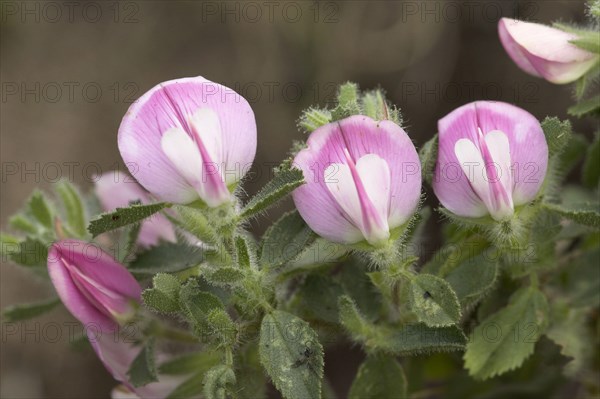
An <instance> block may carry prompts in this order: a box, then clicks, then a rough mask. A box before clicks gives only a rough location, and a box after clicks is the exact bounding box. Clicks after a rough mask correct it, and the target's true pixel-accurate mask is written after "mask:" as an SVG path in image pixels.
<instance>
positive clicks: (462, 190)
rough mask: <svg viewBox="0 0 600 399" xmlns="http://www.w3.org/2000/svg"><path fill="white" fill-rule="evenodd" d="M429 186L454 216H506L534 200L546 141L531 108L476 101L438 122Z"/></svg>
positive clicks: (545, 159) (541, 175)
mask: <svg viewBox="0 0 600 399" xmlns="http://www.w3.org/2000/svg"><path fill="white" fill-rule="evenodd" d="M438 130H439V144H438V159H437V164H436V170H435V175H434V180H433V190H434V192H435V194H436V196H437V197H438V199H439V200H440V202H441V203H442V205H443V206H444V207H446V208H447V209H448V210H449V211H451V212H452V213H454V214H456V215H458V216H466V217H482V216H485V215H487V214H489V215H491V216H492V218H494V219H495V220H503V219H508V218H510V217H511V216H512V215H513V213H514V209H515V207H516V206H519V205H523V204H526V203H528V202H530V201H531V200H533V199H534V198H535V197H536V195H537V193H538V191H539V189H540V187H541V186H542V183H543V181H544V177H545V176H546V169H547V167H548V145H547V144H546V138H545V136H544V132H543V131H542V127H541V126H540V123H539V122H538V120H537V119H536V118H535V117H534V116H533V115H531V114H530V113H528V112H526V111H524V110H522V109H521V108H518V107H515V106H513V105H510V104H506V103H501V102H491V101H490V102H488V101H477V102H474V103H470V104H467V105H463V106H462V107H460V108H458V109H456V110H454V111H452V112H451V113H450V114H448V115H447V116H445V117H444V118H442V119H441V120H440V121H439V122H438Z"/></svg>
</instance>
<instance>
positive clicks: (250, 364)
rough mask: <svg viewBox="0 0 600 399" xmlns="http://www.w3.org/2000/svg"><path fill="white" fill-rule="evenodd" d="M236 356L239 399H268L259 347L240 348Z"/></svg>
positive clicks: (236, 390)
mask: <svg viewBox="0 0 600 399" xmlns="http://www.w3.org/2000/svg"><path fill="white" fill-rule="evenodd" d="M236 355H237V358H236V360H237V362H236V366H237V367H236V369H235V376H236V379H237V386H236V389H235V392H236V393H237V395H238V396H237V399H267V378H266V376H265V372H264V370H263V367H262V366H261V364H260V353H259V349H258V345H247V346H246V347H245V348H240V350H238V351H237V353H236Z"/></svg>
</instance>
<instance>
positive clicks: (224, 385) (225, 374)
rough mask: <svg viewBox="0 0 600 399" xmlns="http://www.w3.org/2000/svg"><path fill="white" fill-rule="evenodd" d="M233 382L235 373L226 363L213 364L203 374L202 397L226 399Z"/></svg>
mask: <svg viewBox="0 0 600 399" xmlns="http://www.w3.org/2000/svg"><path fill="white" fill-rule="evenodd" d="M234 384H235V373H234V372H233V370H232V369H231V368H230V367H229V366H226V365H219V366H215V367H213V368H212V369H210V370H208V372H207V373H206V374H205V375H204V389H203V390H202V392H203V393H204V397H205V398H206V399H226V398H227V397H228V395H227V393H228V391H229V390H230V389H231V387H232V386H233V385H234Z"/></svg>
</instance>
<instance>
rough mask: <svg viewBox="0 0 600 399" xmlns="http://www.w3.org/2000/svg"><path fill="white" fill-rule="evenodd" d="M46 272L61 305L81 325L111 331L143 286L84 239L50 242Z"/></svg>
mask: <svg viewBox="0 0 600 399" xmlns="http://www.w3.org/2000/svg"><path fill="white" fill-rule="evenodd" d="M48 272H49V274H50V279H51V280H52V284H53V285H54V288H55V289H56V292H57V293H58V296H59V297H60V299H61V300H62V302H63V303H64V305H65V306H66V307H67V309H69V311H70V312H71V313H72V314H73V316H75V318H77V319H78V320H79V321H80V322H81V323H83V324H84V325H86V324H93V325H97V326H99V327H100V328H101V329H102V330H103V331H112V330H114V329H115V328H116V326H117V324H118V322H119V321H120V320H123V319H126V318H128V317H129V316H131V315H132V312H133V311H134V306H135V304H136V303H140V302H141V292H142V289H141V287H140V285H139V284H138V282H137V281H136V280H135V278H133V276H132V275H131V273H129V271H127V269H125V267H124V266H123V265H121V264H119V263H118V262H116V261H115V260H114V259H113V258H112V257H111V256H110V255H108V254H107V253H106V252H104V251H102V250H101V249H100V248H98V247H97V246H95V245H93V244H90V243H86V242H84V241H78V240H63V241H59V242H57V243H55V244H53V245H52V247H51V248H50V251H49V252H48Z"/></svg>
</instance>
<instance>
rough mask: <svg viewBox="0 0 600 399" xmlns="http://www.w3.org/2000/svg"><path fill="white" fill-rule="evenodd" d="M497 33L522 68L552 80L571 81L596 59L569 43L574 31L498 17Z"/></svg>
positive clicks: (578, 76) (554, 81)
mask: <svg viewBox="0 0 600 399" xmlns="http://www.w3.org/2000/svg"><path fill="white" fill-rule="evenodd" d="M498 33H499V36H500V41H501V42H502V45H503V46H504V48H505V50H506V52H507V53H508V55H509V56H510V57H511V58H512V60H513V61H514V62H515V63H516V64H517V65H518V66H519V67H520V68H521V69H522V70H524V71H525V72H527V73H529V74H531V75H533V76H538V77H543V78H544V79H546V80H548V81H549V82H552V83H557V84H564V83H570V82H573V81H575V80H577V79H579V78H580V77H581V76H583V75H584V74H585V73H586V72H587V71H588V70H589V69H590V68H591V67H592V66H593V65H594V64H595V63H597V62H598V60H599V57H598V55H595V54H592V53H590V52H588V51H585V50H583V49H580V48H579V47H577V46H575V45H574V44H571V43H570V42H571V41H572V40H574V39H577V36H576V35H575V34H573V33H569V32H564V31H562V30H560V29H556V28H552V27H550V26H545V25H541V24H536V23H532V22H524V21H517V20H512V19H508V18H502V19H501V20H500V21H499V22H498Z"/></svg>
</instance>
